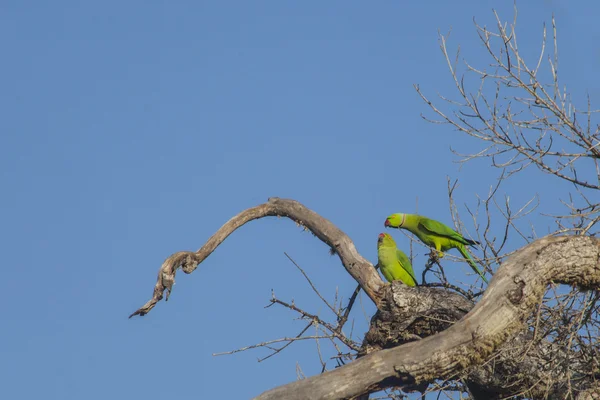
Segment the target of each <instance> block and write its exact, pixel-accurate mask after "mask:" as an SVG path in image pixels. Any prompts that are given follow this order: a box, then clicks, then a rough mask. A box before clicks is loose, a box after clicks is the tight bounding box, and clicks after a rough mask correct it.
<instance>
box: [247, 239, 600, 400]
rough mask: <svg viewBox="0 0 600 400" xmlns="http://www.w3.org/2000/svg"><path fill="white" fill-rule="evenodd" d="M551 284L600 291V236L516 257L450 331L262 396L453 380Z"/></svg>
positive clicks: (518, 324)
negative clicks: (597, 289)
mask: <svg viewBox="0 0 600 400" xmlns="http://www.w3.org/2000/svg"><path fill="white" fill-rule="evenodd" d="M550 282H555V283H564V284H568V285H576V286H579V287H580V288H584V289H586V288H587V289H589V288H598V287H600V239H597V238H593V237H583V236H572V237H546V238H543V239H540V240H537V241H535V242H533V243H531V244H529V245H527V246H526V247H524V248H522V249H521V250H519V251H517V252H516V253H515V254H514V255H513V256H512V257H510V258H509V259H508V260H507V261H506V262H505V263H504V264H503V265H502V266H501V267H500V269H499V270H498V271H497V272H496V274H495V275H494V278H493V279H492V281H491V283H490V285H489V287H488V289H487V290H486V293H485V294H484V295H483V297H482V299H481V301H480V302H479V303H478V304H477V305H476V306H475V307H474V308H473V309H472V310H471V311H470V312H469V313H468V314H467V315H466V316H465V317H464V318H463V319H461V320H460V321H459V322H457V323H455V324H454V325H452V326H451V327H449V328H448V329H447V330H445V331H443V332H441V333H438V334H435V335H433V336H430V337H427V338H425V339H422V340H418V341H416V342H410V343H406V344H404V345H401V346H399V347H395V348H392V349H387V350H381V351H377V352H375V353H372V354H369V355H367V356H365V357H362V358H360V359H358V360H356V361H354V362H352V363H351V364H348V365H345V366H343V367H340V368H338V369H336V370H333V371H328V372H326V373H324V374H321V375H317V376H313V377H311V378H308V379H305V380H301V381H297V382H293V383H290V384H287V385H284V386H280V387H278V388H275V389H272V390H269V391H267V392H265V393H263V394H262V395H260V396H258V397H257V399H260V400H270V399H281V398H285V399H290V400H293V399H307V398H311V399H313V398H314V399H345V398H352V397H355V396H358V395H361V394H365V393H369V392H373V391H376V390H379V389H382V388H385V387H389V386H392V385H398V384H399V383H400V384H420V383H424V382H431V381H433V380H434V379H445V378H450V377H453V376H455V375H457V374H460V373H462V372H464V371H465V370H466V369H467V368H469V367H472V366H475V365H481V364H483V363H484V362H485V361H486V360H488V359H489V358H490V356H491V355H492V354H493V353H494V351H495V350H496V349H498V348H499V346H500V345H502V344H503V343H504V342H505V341H506V340H507V339H508V338H510V337H511V336H512V335H513V334H514V333H516V332H518V331H519V330H520V329H522V328H523V325H524V323H525V321H526V320H527V318H528V317H529V315H531V313H532V312H533V311H534V310H535V306H536V304H538V303H539V302H540V300H541V298H542V295H543V293H544V291H545V289H546V287H547V285H548V284H549V283H550ZM594 390H597V389H594ZM594 393H596V392H594Z"/></svg>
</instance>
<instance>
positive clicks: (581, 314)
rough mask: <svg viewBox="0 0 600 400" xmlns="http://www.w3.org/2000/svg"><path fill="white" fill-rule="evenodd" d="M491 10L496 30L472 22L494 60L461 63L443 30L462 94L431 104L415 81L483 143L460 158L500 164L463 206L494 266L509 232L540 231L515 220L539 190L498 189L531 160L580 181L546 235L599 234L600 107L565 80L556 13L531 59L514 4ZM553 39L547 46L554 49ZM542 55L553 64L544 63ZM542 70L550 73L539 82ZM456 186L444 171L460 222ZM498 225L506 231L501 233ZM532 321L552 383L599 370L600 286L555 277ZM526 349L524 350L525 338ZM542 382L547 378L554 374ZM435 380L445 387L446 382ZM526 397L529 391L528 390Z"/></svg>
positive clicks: (504, 253)
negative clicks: (492, 180) (579, 97)
mask: <svg viewBox="0 0 600 400" xmlns="http://www.w3.org/2000/svg"><path fill="white" fill-rule="evenodd" d="M495 16H496V25H497V26H496V29H495V31H494V32H492V31H489V30H488V29H487V28H486V27H482V26H480V25H478V24H475V25H476V29H477V32H478V34H479V38H480V40H481V43H482V44H483V46H484V48H485V49H486V50H487V52H488V54H489V56H490V57H491V63H490V65H489V67H488V68H478V67H474V66H472V65H471V64H469V63H467V62H465V64H464V72H460V65H459V63H458V61H459V58H460V53H459V51H457V53H456V57H455V58H452V57H451V56H450V51H449V49H448V43H447V38H448V36H447V35H446V36H444V35H440V48H441V51H442V53H443V55H444V57H445V59H446V62H447V65H448V68H449V70H450V73H451V76H452V79H453V81H454V83H455V86H456V89H457V92H458V100H455V99H449V98H447V97H442V96H440V99H441V100H442V101H441V103H442V104H444V103H445V104H446V105H448V106H449V108H450V110H449V111H444V110H443V108H442V107H440V106H439V105H437V104H434V103H433V102H432V101H430V100H429V99H428V98H427V97H426V96H425V94H424V93H423V92H422V91H421V90H420V88H419V87H418V86H415V88H416V90H417V92H418V94H419V95H420V96H421V98H422V99H423V100H424V101H425V102H426V103H427V105H428V106H429V107H430V108H431V110H432V111H433V112H434V114H436V115H437V117H438V119H437V120H432V119H430V118H427V117H425V116H424V117H423V118H425V119H427V120H428V121H430V122H433V123H439V124H449V125H451V126H453V127H454V128H455V129H456V130H458V131H459V132H463V133H465V134H467V135H469V136H471V137H474V138H476V139H478V140H479V141H480V143H482V144H483V145H484V146H483V148H482V149H481V150H480V151H478V152H476V153H472V154H460V153H458V152H457V151H455V150H453V151H454V152H455V154H457V155H459V156H460V157H461V158H460V162H462V163H465V162H468V161H470V160H473V159H477V158H487V159H489V160H491V164H492V166H493V167H496V168H498V169H499V170H500V175H499V177H498V179H497V181H496V184H495V185H494V186H492V187H491V189H490V191H489V194H488V196H487V197H484V198H479V199H478V203H477V206H476V207H475V208H474V209H471V208H469V207H467V211H468V213H469V214H470V215H471V217H472V220H473V225H474V226H475V231H476V232H477V238H476V240H479V241H480V242H481V250H482V253H483V254H482V256H481V257H480V258H478V259H477V261H478V262H479V263H480V264H481V265H482V266H483V267H484V268H485V269H486V270H487V271H488V272H489V271H493V270H495V269H496V268H497V266H499V265H500V263H501V262H502V260H504V259H505V258H506V257H508V256H510V255H511V254H512V252H511V251H510V249H509V248H508V244H507V243H508V239H509V238H514V237H515V236H516V237H518V238H520V241H521V242H523V243H529V242H530V241H532V240H534V239H535V238H536V236H537V234H536V231H535V229H534V228H533V226H531V227H526V226H525V225H524V224H523V223H520V222H519V221H518V220H520V219H522V218H523V217H525V216H527V215H529V214H531V213H532V212H533V211H534V210H535V209H536V208H537V206H538V204H539V202H538V198H537V196H534V197H533V198H532V199H531V200H529V201H528V202H526V203H525V204H524V205H522V206H521V207H519V208H518V209H517V210H516V211H515V208H513V206H512V205H511V204H510V199H509V197H508V196H504V197H503V198H500V195H499V193H500V192H499V188H500V186H501V185H502V184H504V183H505V182H507V180H508V179H509V178H510V177H511V176H513V175H514V174H517V173H519V172H520V171H522V170H523V169H524V168H526V167H528V166H531V165H533V166H535V167H537V168H538V169H539V170H541V171H542V172H544V173H546V174H550V175H552V176H554V177H556V178H558V179H559V181H562V182H567V183H568V184H569V185H571V188H572V190H573V191H574V192H573V193H568V195H567V198H566V199H562V200H561V203H562V204H563V205H564V206H565V208H566V212H563V213H560V214H556V215H549V216H550V217H552V218H553V219H554V220H555V222H556V229H554V230H553V231H551V232H544V235H546V234H548V233H551V234H565V233H570V234H578V235H591V236H594V235H597V234H598V233H599V232H600V229H599V227H600V224H599V222H600V125H598V121H597V113H598V111H597V110H593V109H592V107H591V101H590V99H589V97H588V99H587V104H586V107H585V108H584V109H579V108H577V107H576V106H575V105H574V104H573V103H572V102H571V98H570V95H569V93H568V92H567V90H566V88H561V85H560V84H559V79H558V46H557V30H556V24H555V21H554V18H553V19H552V26H551V30H550V31H551V32H550V34H551V40H550V43H551V46H548V45H547V44H548V38H547V35H548V31H547V29H546V27H544V29H543V40H542V46H541V52H540V55H539V57H538V58H537V61H536V63H535V64H534V65H532V66H531V65H529V64H528V62H526V60H525V58H524V57H523V55H522V54H521V53H520V52H519V47H518V45H517V35H516V16H517V12H516V9H515V19H514V21H513V23H512V24H510V25H508V24H506V23H503V22H502V21H501V19H500V18H499V16H498V15H497V14H495ZM547 47H550V51H549V54H547ZM545 63H547V64H545ZM544 65H547V66H548V68H547V69H545V68H544ZM471 78H474V79H471ZM543 80H547V81H549V82H550V83H549V84H543V83H542V81H543ZM472 81H475V82H477V83H476V87H475V89H474V90H471V89H469V87H468V86H469V82H472ZM456 186H457V182H456V181H455V182H450V180H449V181H448V193H449V198H450V210H451V213H452V216H453V219H454V222H455V226H456V227H457V229H458V230H461V231H464V227H463V226H462V222H461V221H460V218H458V210H457V207H456V205H455V204H454V202H453V196H452V194H453V192H454V190H455V188H456ZM562 187H565V188H568V187H569V186H560V188H562ZM495 216H498V217H500V218H496V217H495ZM498 221H503V224H504V227H503V229H497V227H495V226H493V224H497V223H498ZM498 232H503V233H502V234H501V235H500V236H499V237H498V236H497V234H496V233H498ZM469 293H471V292H470V291H469ZM530 329H531V332H532V339H531V342H530V346H533V345H537V344H540V343H542V342H544V343H550V344H551V345H552V348H551V349H550V348H549V349H548V352H547V358H546V359H545V360H543V363H544V365H541V368H547V369H548V370H556V369H559V370H561V371H564V374H563V376H564V382H556V381H555V382H552V385H554V386H553V387H552V388H550V387H549V388H548V390H553V389H556V387H558V386H561V385H564V386H566V387H567V388H568V393H571V396H573V393H576V392H577V389H576V388H577V377H578V376H588V377H589V376H597V377H598V379H600V372H598V371H600V361H599V360H600V345H599V344H598V343H599V341H600V293H599V292H598V291H592V292H580V291H577V290H573V289H571V288H568V287H564V286H556V287H551V288H550V289H549V290H548V292H547V293H546V295H545V297H544V301H543V302H542V304H541V305H540V307H539V309H538V311H537V313H535V314H534V315H532V317H531V320H530ZM523 352H524V354H526V352H527V348H524V349H523ZM594 374H595V375H594ZM518 378H519V377H515V379H518ZM444 384H447V383H444ZM543 384H545V385H549V383H548V382H544V383H543ZM430 389H433V386H432V387H430ZM437 390H438V391H439V392H441V389H440V388H438V389H437ZM521 397H522V398H526V397H527V396H526V393H523V394H522V396H521ZM573 398H574V396H573Z"/></svg>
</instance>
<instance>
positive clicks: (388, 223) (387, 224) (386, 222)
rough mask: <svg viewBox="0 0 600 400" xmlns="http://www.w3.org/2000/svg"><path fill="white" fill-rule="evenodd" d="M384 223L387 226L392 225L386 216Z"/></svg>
mask: <svg viewBox="0 0 600 400" xmlns="http://www.w3.org/2000/svg"><path fill="white" fill-rule="evenodd" d="M383 225H384V226H385V227H386V228H387V227H388V226H390V221H389V220H388V219H387V218H386V219H385V222H384V224H383Z"/></svg>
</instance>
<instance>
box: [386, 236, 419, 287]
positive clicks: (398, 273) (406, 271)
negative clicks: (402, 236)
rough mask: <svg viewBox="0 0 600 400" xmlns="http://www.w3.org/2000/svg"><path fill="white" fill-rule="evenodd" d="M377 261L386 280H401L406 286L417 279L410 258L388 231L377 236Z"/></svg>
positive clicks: (414, 283)
mask: <svg viewBox="0 0 600 400" xmlns="http://www.w3.org/2000/svg"><path fill="white" fill-rule="evenodd" d="M377 262H378V264H379V268H381V272H382V273H383V276H384V277H385V279H386V280H387V281H388V282H390V283H391V282H392V281H402V282H403V283H404V284H406V285H408V286H416V285H417V279H416V278H415V272H414V271H413V268H412V265H410V260H409V259H408V257H407V256H406V254H404V252H403V251H402V250H398V247H397V246H396V242H395V241H394V239H393V238H392V236H391V235H390V234H388V233H380V234H379V237H378V238H377Z"/></svg>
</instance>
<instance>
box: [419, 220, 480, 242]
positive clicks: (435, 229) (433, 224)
mask: <svg viewBox="0 0 600 400" xmlns="http://www.w3.org/2000/svg"><path fill="white" fill-rule="evenodd" d="M419 228H421V229H423V230H424V231H425V232H427V233H429V234H433V235H437V236H443V237H447V238H448V239H452V240H456V241H457V242H459V243H462V244H466V245H473V244H476V243H477V242H474V241H472V240H468V239H465V238H464V237H462V235H461V234H460V233H458V232H456V231H455V230H454V229H451V228H450V227H448V226H447V225H445V224H442V223H441V222H438V221H436V220H433V219H429V218H421V220H420V221H419Z"/></svg>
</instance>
